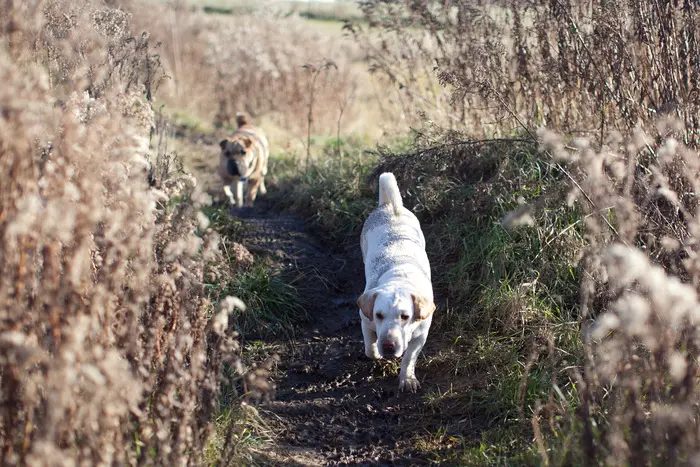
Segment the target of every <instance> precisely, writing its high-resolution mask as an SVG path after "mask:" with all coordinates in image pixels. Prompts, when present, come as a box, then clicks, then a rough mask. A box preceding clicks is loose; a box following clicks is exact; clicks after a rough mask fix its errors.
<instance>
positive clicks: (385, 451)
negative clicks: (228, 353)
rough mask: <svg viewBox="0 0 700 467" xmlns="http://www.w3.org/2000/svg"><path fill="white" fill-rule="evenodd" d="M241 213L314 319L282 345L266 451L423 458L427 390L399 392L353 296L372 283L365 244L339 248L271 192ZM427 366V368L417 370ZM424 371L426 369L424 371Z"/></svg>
mask: <svg viewBox="0 0 700 467" xmlns="http://www.w3.org/2000/svg"><path fill="white" fill-rule="evenodd" d="M236 214H239V217H242V218H243V219H244V220H245V222H246V223H247V224H249V226H250V227H251V228H250V233H248V234H247V236H246V237H245V238H244V241H243V243H244V244H245V245H246V246H247V247H248V248H249V249H250V250H251V251H252V252H253V253H254V254H258V255H261V254H262V255H265V254H270V255H274V256H275V257H277V258H280V257H282V258H283V261H282V264H283V268H284V269H285V271H284V272H285V273H289V274H290V275H291V276H300V277H301V279H299V282H298V283H296V284H295V285H297V286H298V290H299V292H300V294H301V295H302V298H303V301H304V303H312V304H313V305H312V306H311V308H310V309H308V310H307V311H308V312H309V314H310V315H311V320H310V322H309V324H307V325H306V326H305V327H304V329H303V330H302V332H300V333H299V334H298V335H297V336H296V338H295V339H294V340H293V341H286V342H281V343H280V342H276V343H277V344H282V349H283V350H282V351H281V354H280V357H281V363H280V368H281V370H282V376H281V377H280V378H279V380H277V381H276V384H277V393H276V396H275V398H274V400H273V401H271V402H269V403H267V404H265V405H264V406H262V407H261V410H262V411H263V412H268V413H267V414H266V417H265V418H266V419H267V420H268V422H271V423H272V424H273V425H274V426H276V427H278V428H279V431H280V435H279V438H278V440H277V445H276V446H275V447H274V448H273V449H272V450H271V452H268V453H264V454H262V459H261V461H262V462H266V463H270V464H274V465H299V466H302V465H304V466H311V465H423V464H425V463H426V462H425V460H424V459H421V458H420V455H419V454H418V451H417V450H415V449H414V447H413V446H412V442H411V437H412V434H414V430H415V429H416V426H420V425H419V424H420V418H421V415H420V412H422V410H419V405H422V404H423V403H422V402H421V396H420V395H419V394H396V389H397V386H398V377H397V373H396V371H395V367H392V365H391V364H389V363H384V362H372V361H370V360H369V359H368V358H367V357H366V356H365V355H364V350H363V349H364V348H363V345H362V332H361V330H360V322H359V316H358V311H357V307H356V305H355V299H356V297H357V296H358V294H359V293H360V292H361V291H362V289H363V288H364V275H363V269H362V259H361V256H360V249H359V246H358V247H357V248H355V249H352V250H349V251H347V252H345V253H344V254H342V255H340V256H338V255H332V254H330V253H329V252H328V251H327V250H326V249H325V248H324V247H323V245H322V244H321V242H320V241H319V240H318V239H317V238H315V237H314V235H312V234H311V233H310V232H309V230H308V228H307V226H306V225H305V223H304V221H303V220H302V219H301V218H299V217H298V216H296V215H294V214H291V213H286V212H285V213H280V212H276V211H275V210H274V206H273V205H272V203H271V202H270V201H265V200H259V202H258V203H257V205H256V207H255V208H253V209H252V210H250V211H248V212H246V213H234V215H236ZM419 372H420V369H419ZM419 378H420V375H419Z"/></svg>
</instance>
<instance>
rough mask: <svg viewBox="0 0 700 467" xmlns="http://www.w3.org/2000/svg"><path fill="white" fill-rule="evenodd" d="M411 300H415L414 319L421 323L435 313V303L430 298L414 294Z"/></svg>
mask: <svg viewBox="0 0 700 467" xmlns="http://www.w3.org/2000/svg"><path fill="white" fill-rule="evenodd" d="M411 298H412V299H413V319H414V320H416V321H420V320H422V319H425V318H427V317H428V316H430V315H431V314H432V312H433V311H435V303H433V301H432V300H429V299H428V298H426V297H424V296H422V295H417V294H414V293H412V294H411Z"/></svg>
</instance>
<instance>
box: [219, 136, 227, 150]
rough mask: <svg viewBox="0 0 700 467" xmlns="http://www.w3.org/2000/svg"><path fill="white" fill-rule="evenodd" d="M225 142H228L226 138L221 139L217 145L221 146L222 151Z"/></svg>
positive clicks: (224, 147)
mask: <svg viewBox="0 0 700 467" xmlns="http://www.w3.org/2000/svg"><path fill="white" fill-rule="evenodd" d="M227 144H228V140H227V139H222V140H221V141H220V142H219V146H220V147H221V150H222V151H223V150H224V149H226V145H227Z"/></svg>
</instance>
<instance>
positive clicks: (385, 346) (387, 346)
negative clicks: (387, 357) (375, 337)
mask: <svg viewBox="0 0 700 467" xmlns="http://www.w3.org/2000/svg"><path fill="white" fill-rule="evenodd" d="M382 350H383V351H384V352H386V353H392V352H394V350H396V344H394V343H393V342H382Z"/></svg>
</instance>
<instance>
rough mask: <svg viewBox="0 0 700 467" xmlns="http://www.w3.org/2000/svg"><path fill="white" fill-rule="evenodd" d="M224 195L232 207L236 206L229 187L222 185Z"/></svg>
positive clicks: (226, 184)
mask: <svg viewBox="0 0 700 467" xmlns="http://www.w3.org/2000/svg"><path fill="white" fill-rule="evenodd" d="M224 193H225V194H226V197H227V198H228V200H229V202H230V203H231V204H232V205H234V206H235V205H236V199H235V198H234V197H233V192H231V185H229V184H228V183H224Z"/></svg>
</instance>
